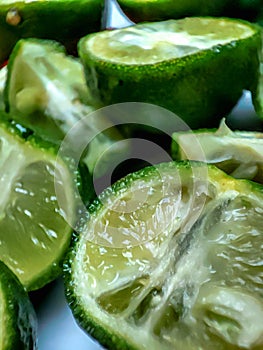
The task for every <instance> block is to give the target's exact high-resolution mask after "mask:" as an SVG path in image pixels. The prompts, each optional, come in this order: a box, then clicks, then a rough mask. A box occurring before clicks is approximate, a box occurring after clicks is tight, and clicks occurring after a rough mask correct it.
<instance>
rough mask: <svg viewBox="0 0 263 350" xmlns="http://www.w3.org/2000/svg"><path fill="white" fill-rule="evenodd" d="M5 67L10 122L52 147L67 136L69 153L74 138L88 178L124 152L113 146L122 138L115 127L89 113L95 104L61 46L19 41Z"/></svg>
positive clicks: (78, 69) (77, 66)
mask: <svg viewBox="0 0 263 350" xmlns="http://www.w3.org/2000/svg"><path fill="white" fill-rule="evenodd" d="M7 68H8V74H7V81H6V86H5V90H4V94H5V106H6V111H8V113H9V114H10V115H11V118H13V119H15V120H16V121H17V122H19V123H20V124H22V125H23V126H26V127H27V128H29V129H31V130H34V131H35V132H36V133H37V134H38V135H40V136H41V137H42V138H45V139H47V140H49V141H51V142H54V143H57V144H59V143H60V142H61V141H62V140H63V139H64V138H65V136H66V135H67V136H68V142H70V144H71V149H74V150H77V149H78V146H77V145H76V144H77V143H78V142H79V140H80V139H81V140H83V142H84V141H85V140H87V145H86V146H87V149H86V151H85V152H84V155H83V157H82V161H83V162H84V163H85V164H86V165H87V167H88V169H89V171H90V173H92V174H94V169H95V167H96V177H100V176H102V175H104V174H105V173H106V172H107V170H108V168H109V160H110V162H112V159H116V158H118V157H120V156H121V155H124V154H126V153H127V147H123V145H121V146H120V143H119V144H118V142H117V141H120V140H122V139H123V137H122V135H121V134H120V132H119V131H118V130H117V128H115V127H114V126H113V125H112V123H110V121H109V120H108V118H106V117H105V116H103V113H102V112H100V111H97V112H96V113H92V112H94V111H95V110H96V106H94V105H92V101H91V97H90V94H89V91H88V89H87V86H86V82H85V77H84V72H83V66H82V65H81V63H80V62H79V60H78V59H76V58H73V57H72V56H69V55H67V54H66V52H65V49H64V47H63V46H62V45H60V44H59V43H57V42H55V41H51V40H41V39H21V40H19V41H18V42H17V43H16V45H15V47H14V49H13V51H12V53H11V55H10V59H9V62H8V66H7ZM73 128H74V130H73ZM76 129H78V132H77V135H76V133H75V130H76ZM107 129H110V130H107ZM105 130H107V131H105ZM73 133H74V135H73ZM71 135H72V137H71ZM69 138H70V140H69ZM106 151H108V153H107V156H105V157H104V160H103V161H102V158H101V155H102V154H104V153H105V152H106Z"/></svg>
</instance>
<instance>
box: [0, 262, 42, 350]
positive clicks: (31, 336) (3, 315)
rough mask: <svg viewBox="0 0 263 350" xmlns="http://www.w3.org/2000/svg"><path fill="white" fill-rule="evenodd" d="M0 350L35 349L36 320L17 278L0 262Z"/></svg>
mask: <svg viewBox="0 0 263 350" xmlns="http://www.w3.org/2000/svg"><path fill="white" fill-rule="evenodd" d="M0 320H1V322H0V349H1V350H14V349H21V350H34V349H36V348H37V344H36V343H37V340H36V339H37V337H36V330H37V320H36V315H35V311H34V309H33V306H32V304H31V302H30V300H29V297H28V295H27V293H26V291H25V290H24V288H23V286H22V285H21V283H20V282H19V280H18V279H17V277H16V276H15V275H14V274H13V273H12V272H11V270H9V269H8V267H7V266H6V265H5V264H4V263H3V262H1V261H0Z"/></svg>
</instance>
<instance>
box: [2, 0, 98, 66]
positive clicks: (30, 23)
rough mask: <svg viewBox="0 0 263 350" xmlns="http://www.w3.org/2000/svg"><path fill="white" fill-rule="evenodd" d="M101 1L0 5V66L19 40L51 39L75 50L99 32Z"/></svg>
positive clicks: (11, 1) (9, 2)
mask: <svg viewBox="0 0 263 350" xmlns="http://www.w3.org/2000/svg"><path fill="white" fill-rule="evenodd" d="M102 6H103V2H102V0H88V1H78V0H75V1H58V0H44V1H39V0H33V1H26V0H25V1H23V0H22V1H19V0H18V1H16V0H4V1H1V5H0V62H1V63H2V62H3V61H4V60H6V59H7V58H8V56H9V54H10V52H11V50H12V48H13V47H14V45H15V43H16V42H17V40H19V39H21V38H30V37H34V38H45V39H54V40H57V41H59V42H62V43H63V44H65V45H67V48H68V49H69V50H74V48H75V46H76V43H77V41H78V39H79V38H80V37H81V36H83V35H85V34H87V33H90V32H95V31H98V30H99V29H100V21H101V11H102Z"/></svg>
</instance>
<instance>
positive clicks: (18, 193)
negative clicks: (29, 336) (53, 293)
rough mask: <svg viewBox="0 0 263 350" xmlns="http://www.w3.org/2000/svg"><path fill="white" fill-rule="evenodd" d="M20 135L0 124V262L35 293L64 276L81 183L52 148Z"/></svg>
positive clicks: (17, 126) (14, 129)
mask: <svg viewBox="0 0 263 350" xmlns="http://www.w3.org/2000/svg"><path fill="white" fill-rule="evenodd" d="M1 118H2V116H1ZM20 129H21V130H22V131H21V132H20ZM22 132H23V128H22V127H21V126H19V125H17V124H13V127H10V126H9V125H7V124H6V123H4V122H1V124H0V154H1V156H0V159H1V160H0V169H1V171H0V173H1V176H0V191H1V199H0V259H1V260H2V261H4V263H5V264H6V265H7V266H8V267H9V268H10V269H11V270H12V271H13V272H14V273H15V274H16V275H17V276H18V278H19V280H20V281H21V283H22V284H23V285H24V286H25V287H26V288H27V289H28V290H32V289H37V288H40V287H41V286H43V285H44V284H46V283H47V282H49V281H51V280H52V279H54V278H55V277H57V276H58V275H59V274H60V272H61V266H60V262H61V259H62V258H63V256H64V253H65V252H66V250H67V248H68V245H69V242H70V239H71V233H72V230H73V228H72V225H74V222H75V220H76V215H77V213H76V211H77V208H76V203H77V197H76V196H77V192H76V186H77V184H76V181H80V179H79V178H77V179H75V175H76V174H73V172H72V170H71V167H72V166H73V164H71V162H70V160H69V161H64V160H63V159H61V158H59V157H57V151H56V149H55V148H54V147H53V146H52V145H51V144H48V143H44V142H43V141H41V140H40V139H37V138H36V137H33V136H28V137H27V139H23V138H22V137H21V136H20V135H19V133H22ZM74 169H75V165H74Z"/></svg>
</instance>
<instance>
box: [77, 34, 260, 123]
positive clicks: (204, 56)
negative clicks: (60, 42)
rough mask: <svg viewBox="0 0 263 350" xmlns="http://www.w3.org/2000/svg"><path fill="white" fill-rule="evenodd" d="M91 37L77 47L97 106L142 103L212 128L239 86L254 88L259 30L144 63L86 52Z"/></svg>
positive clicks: (228, 107) (239, 90)
mask: <svg viewBox="0 0 263 350" xmlns="http://www.w3.org/2000/svg"><path fill="white" fill-rule="evenodd" d="M94 35H97V34H96V33H95V34H90V35H87V36H86V37H84V38H82V39H81V40H80V42H79V45H78V51H79V55H80V58H81V60H82V63H83V65H84V69H85V74H86V80H87V84H88V86H89V88H90V91H91V94H92V96H93V98H94V100H96V101H97V102H98V103H101V105H111V104H114V103H121V102H146V103H151V104H156V105H159V106H161V107H164V108H166V109H168V110H170V111H172V112H174V113H175V114H176V115H178V116H179V117H181V118H182V119H183V120H184V121H185V122H186V123H187V124H188V126H189V127H191V128H202V127H214V126H217V125H218V121H219V120H220V119H221V118H222V117H223V116H224V115H227V114H228V113H229V112H230V111H231V109H232V108H233V107H234V105H235V104H236V103H237V101H238V99H239V98H240V97H241V95H242V91H243V89H246V90H250V91H251V92H252V94H253V95H254V94H255V92H256V88H257V83H258V76H259V74H258V69H259V55H258V51H259V48H260V46H261V34H260V30H259V29H258V31H257V33H256V34H255V35H254V36H253V37H249V38H248V39H242V40H238V41H233V42H231V43H229V44H228V45H217V46H214V48H213V49H210V50H203V51H199V52H198V53H195V54H192V55H189V56H185V57H181V58H179V59H177V58H174V59H170V60H165V59H164V60H163V61H161V62H158V63H155V64H144V65H142V64H140V63H138V64H132V65H125V64H120V63H118V64H115V63H112V62H108V61H107V60H103V59H100V58H98V57H96V56H95V55H94V54H93V53H92V52H91V51H89V50H87V42H88V41H89V38H92V37H93V36H94ZM98 36H99V33H98ZM98 40H99V37H98ZM222 68H223V70H222ZM221 72H222V73H223V74H221Z"/></svg>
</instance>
